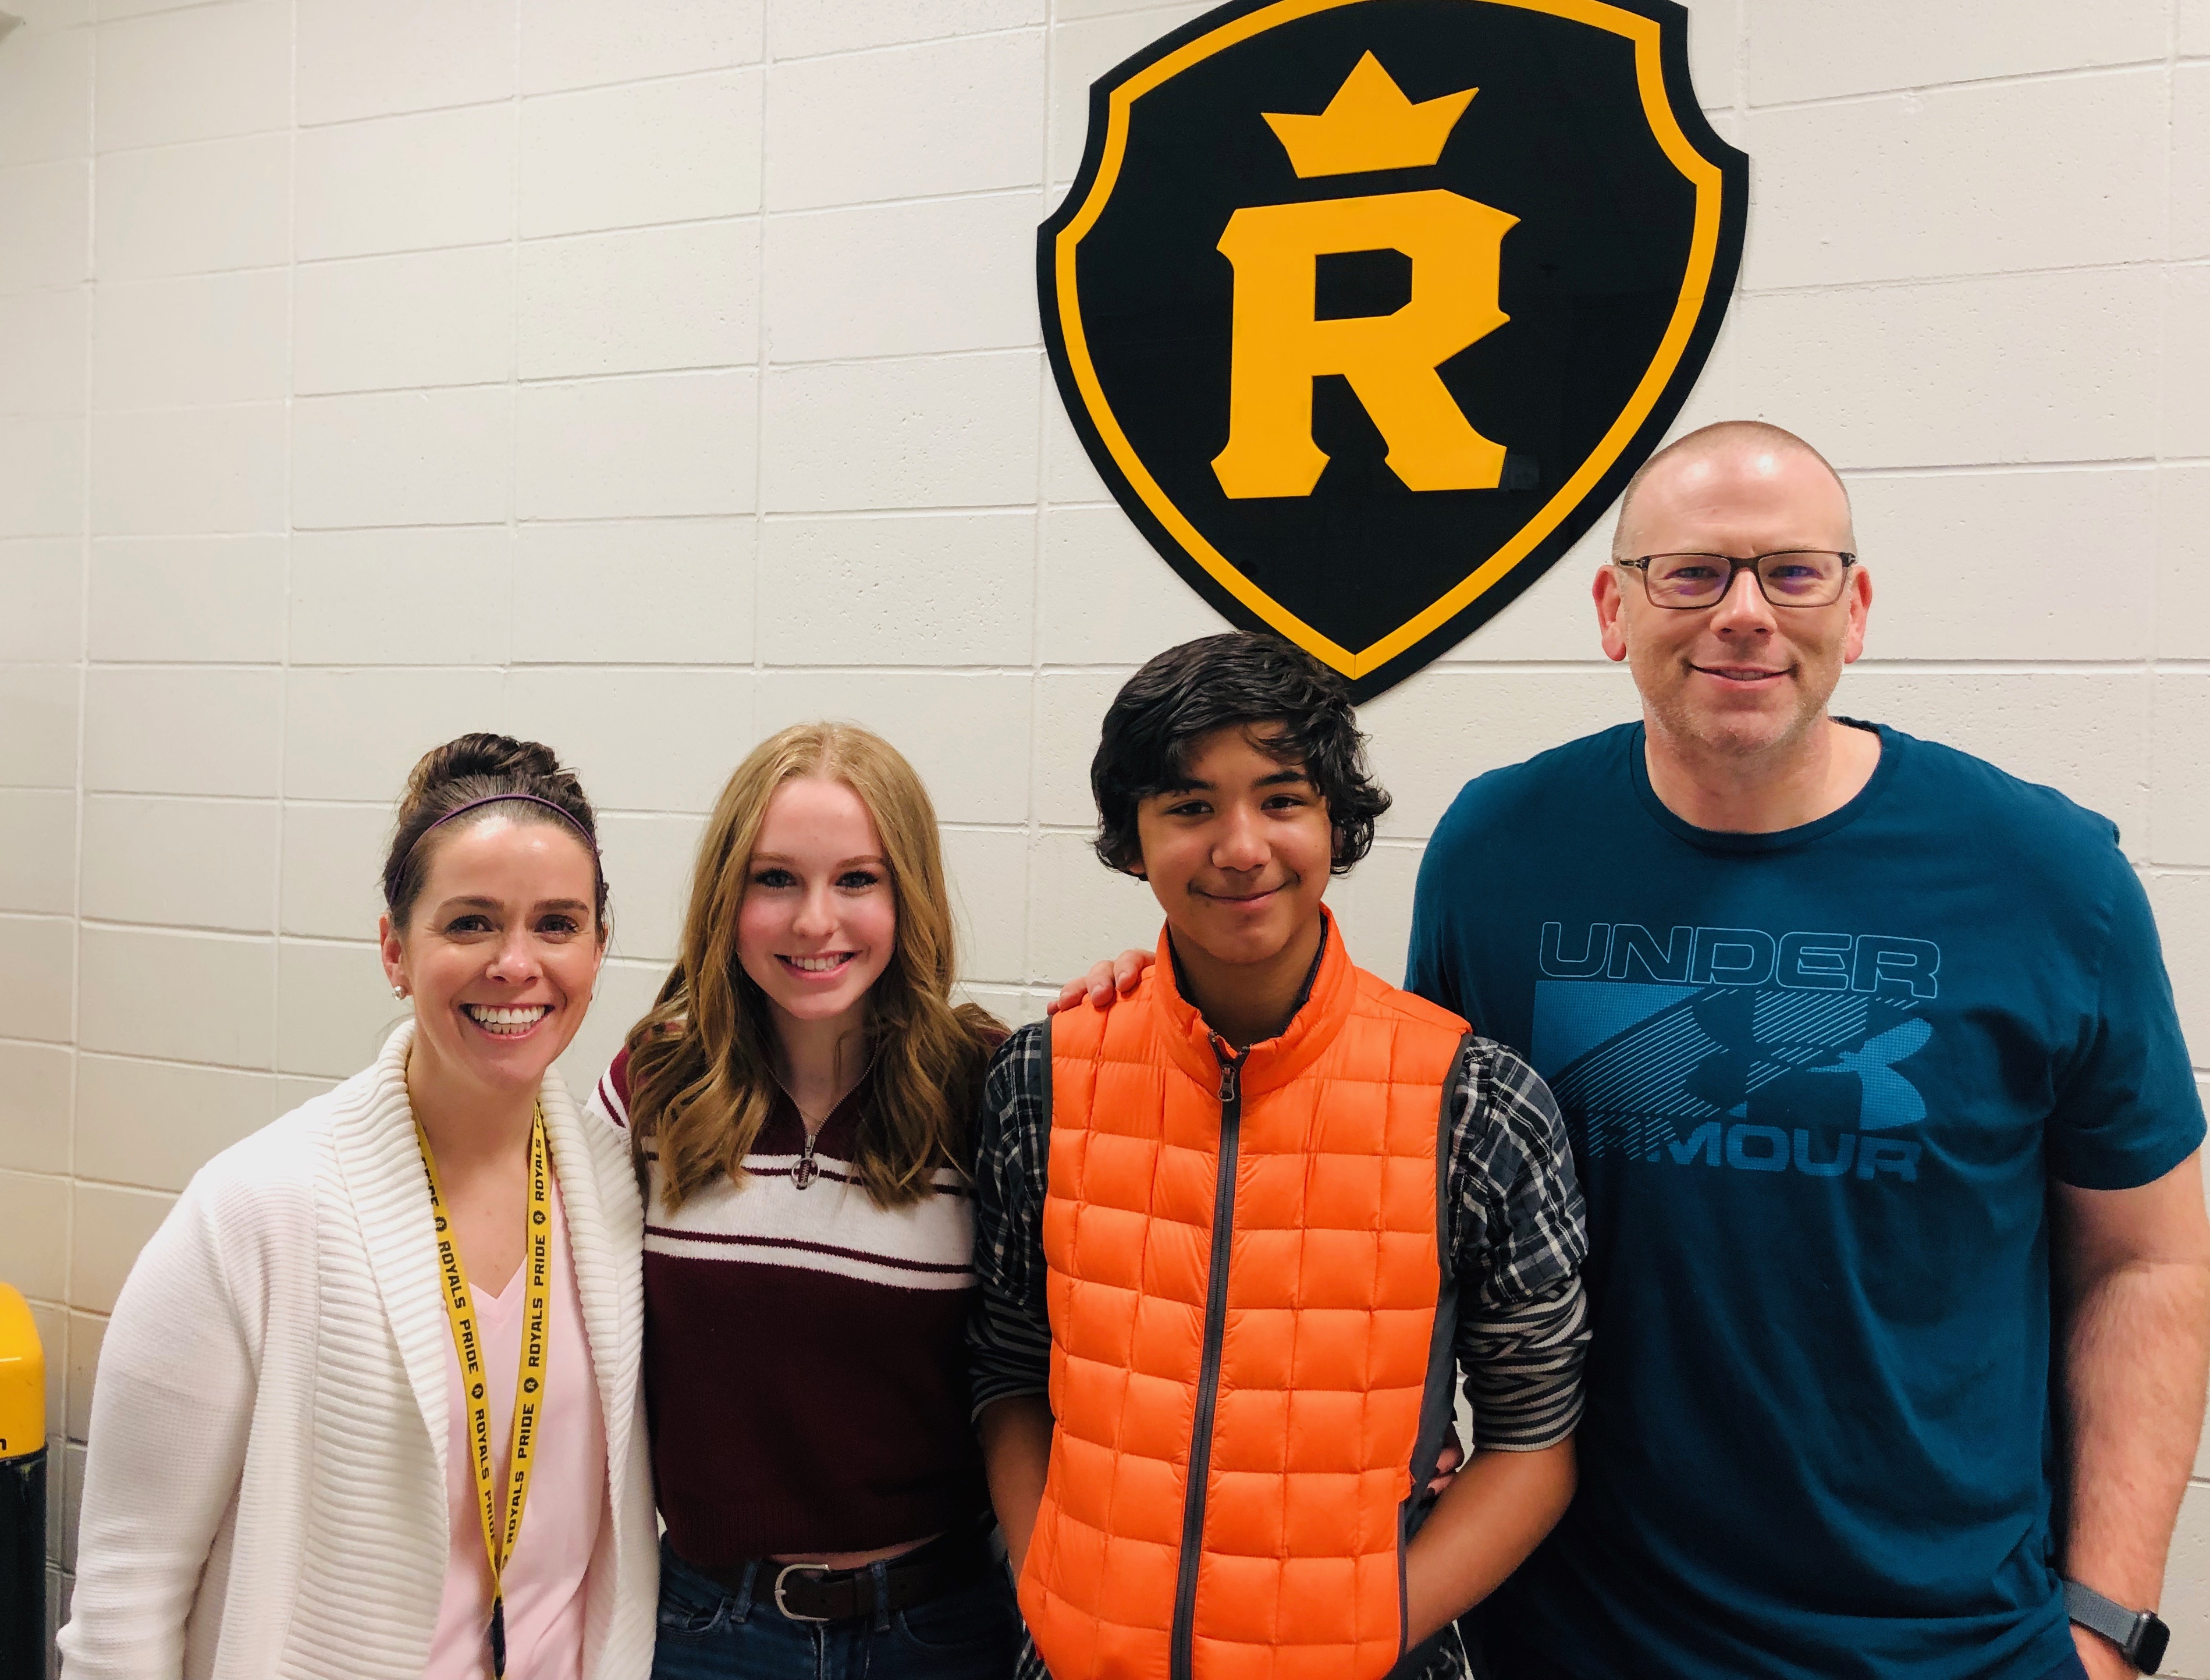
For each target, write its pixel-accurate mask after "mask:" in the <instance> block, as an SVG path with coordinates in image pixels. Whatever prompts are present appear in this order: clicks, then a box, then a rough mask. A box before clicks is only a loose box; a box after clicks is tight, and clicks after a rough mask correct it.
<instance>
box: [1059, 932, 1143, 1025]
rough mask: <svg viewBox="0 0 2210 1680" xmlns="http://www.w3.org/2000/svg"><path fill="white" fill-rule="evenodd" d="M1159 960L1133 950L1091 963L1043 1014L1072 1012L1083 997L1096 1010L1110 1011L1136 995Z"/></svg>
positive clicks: (1061, 988) (1063, 989)
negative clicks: (1087, 970)
mask: <svg viewBox="0 0 2210 1680" xmlns="http://www.w3.org/2000/svg"><path fill="white" fill-rule="evenodd" d="M1158 959H1159V955H1158V952H1156V951H1138V950H1136V949H1134V948H1130V949H1129V950H1126V951H1124V952H1121V953H1120V955H1119V956H1118V957H1114V958H1107V959H1105V960H1103V961H1101V962H1098V963H1095V964H1091V966H1090V972H1089V973H1088V974H1086V975H1084V976H1083V977H1082V978H1081V979H1079V980H1070V981H1068V982H1066V985H1064V986H1062V987H1060V988H1059V995H1058V996H1057V997H1056V998H1054V999H1053V1000H1051V1001H1050V1002H1049V1003H1048V1004H1046V1005H1045V1006H1044V1008H1043V1012H1044V1013H1045V1014H1047V1015H1056V1014H1058V1013H1059V1012H1060V1010H1062V1009H1072V1008H1073V1007H1074V1006H1075V1005H1076V1004H1078V1003H1080V1002H1081V1001H1082V1000H1084V998H1087V999H1089V1000H1090V1006H1092V1007H1093V1008H1097V1009H1109V1008H1111V1007H1112V1006H1113V1005H1114V1003H1115V1002H1117V1001H1118V1000H1120V999H1121V998H1125V997H1130V996H1132V995H1134V993H1135V990H1136V983H1137V982H1138V981H1140V980H1141V979H1142V978H1143V977H1144V970H1145V969H1147V968H1149V967H1150V965H1151V964H1154V963H1156V962H1157V961H1158Z"/></svg>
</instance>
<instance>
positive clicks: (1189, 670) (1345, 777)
mask: <svg viewBox="0 0 2210 1680" xmlns="http://www.w3.org/2000/svg"><path fill="white" fill-rule="evenodd" d="M1233 728H1241V729H1242V730H1243V731H1244V732H1245V734H1246V737H1247V739H1248V740H1250V742H1251V744H1252V745H1253V746H1255V747H1257V748H1258V749H1259V751H1260V752H1264V753H1265V754H1266V755H1267V756H1268V757H1270V758H1274V759H1276V760H1277V761H1278V762H1280V763H1282V764H1301V765H1302V766H1303V769H1304V772H1305V774H1306V775H1307V776H1308V777H1311V778H1312V783H1313V787H1314V788H1316V789H1319V795H1320V797H1321V798H1322V799H1324V800H1325V801H1327V815H1328V821H1329V822H1330V824H1331V825H1333V827H1334V830H1335V847H1334V861H1333V868H1334V872H1335V873H1337V874H1338V875H1341V874H1344V873H1348V872H1349V871H1350V867H1351V866H1352V865H1353V864H1355V863H1356V862H1357V861H1359V859H1361V858H1362V857H1364V856H1365V855H1366V854H1367V852H1368V850H1370V849H1372V847H1373V844H1374V820H1375V819H1377V818H1379V817H1380V815H1381V813H1383V812H1385V811H1386V810H1387V809H1388V808H1389V795H1387V794H1386V793H1384V792H1383V791H1382V790H1381V788H1380V785H1379V784H1378V783H1375V782H1374V778H1373V777H1372V776H1371V775H1370V774H1368V771H1367V768H1366V737H1365V736H1364V735H1362V734H1360V733H1359V730H1358V722H1357V718H1356V715H1355V714H1354V713H1353V712H1352V710H1351V709H1350V692H1349V691H1348V690H1347V689H1346V688H1345V687H1344V683H1343V681H1342V680H1341V679H1340V678H1338V677H1337V675H1336V674H1335V673H1334V672H1332V671H1331V670H1329V669H1328V668H1326V667H1325V665H1322V664H1321V663H1320V662H1319V661H1318V660H1316V659H1313V657H1312V656H1310V655H1308V654H1307V653H1305V652H1303V651H1302V650H1300V649H1297V648H1295V647H1292V646H1291V645H1290V644H1289V643H1287V642H1284V641H1283V640H1282V639H1281V638H1279V637H1276V636H1260V635H1254V634H1253V633H1251V632H1247V631H1240V630H1239V631H1229V632H1225V633H1223V634H1222V635H1218V636H1206V637H1203V638H1199V640H1197V641H1194V642H1185V643H1183V644H1181V645H1180V647H1178V648H1168V650H1166V651H1165V652H1164V653H1162V654H1160V655H1158V656H1156V658H1154V659H1152V660H1151V661H1150V662H1149V663H1147V664H1146V665H1145V666H1144V668H1143V669H1141V670H1140V671H1138V672H1137V673H1136V674H1135V675H1134V676H1132V677H1130V678H1129V679H1128V680H1127V681H1126V682H1125V683H1123V684H1122V685H1121V686H1120V692H1119V693H1118V694H1116V695H1114V697H1113V704H1111V705H1110V706H1108V708H1106V711H1105V728H1104V731H1103V734H1102V739H1101V740H1099V741H1098V743H1097V756H1096V758H1093V759H1091V760H1090V794H1091V795H1092V796H1093V797H1095V798H1096V801H1097V842H1096V844H1097V855H1098V856H1099V858H1101V859H1102V860H1103V861H1104V863H1105V866H1106V867H1108V869H1118V870H1120V871H1122V872H1123V873H1132V872H1133V871H1134V869H1135V868H1136V867H1138V865H1140V864H1141V863H1142V861H1143V852H1144V849H1143V844H1142V843H1141V841H1139V840H1138V837H1137V834H1136V807H1138V805H1140V804H1142V803H1143V801H1144V800H1146V799H1148V798H1149V797H1150V795H1153V794H1158V793H1163V792H1165V791H1166V790H1167V789H1170V788H1175V787H1179V786H1181V785H1182V784H1183V783H1185V781H1186V780H1187V777H1188V775H1189V755H1190V751H1191V749H1192V748H1193V746H1196V744H1197V743H1198V742H1199V740H1202V739H1204V738H1205V736H1207V735H1210V734H1214V733H1215V732H1217V731H1218V730H1221V729H1233Z"/></svg>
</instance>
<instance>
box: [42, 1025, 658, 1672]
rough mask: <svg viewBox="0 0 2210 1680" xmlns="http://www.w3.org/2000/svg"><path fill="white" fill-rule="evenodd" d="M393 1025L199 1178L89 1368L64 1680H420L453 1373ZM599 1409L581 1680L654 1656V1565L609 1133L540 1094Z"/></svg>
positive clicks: (624, 1218) (625, 1159)
mask: <svg viewBox="0 0 2210 1680" xmlns="http://www.w3.org/2000/svg"><path fill="white" fill-rule="evenodd" d="M413 1041H414V1025H413V1024H412V1023H411V1022H410V1023H408V1024H407V1025H405V1026H402V1027H401V1028H400V1029H399V1030H397V1031H396V1032H395V1033H393V1034H392V1036H391V1037H390V1039H389V1042H387V1043H386V1044H385V1045H384V1047H383V1055H381V1056H379V1057H378V1058H377V1062H376V1065H375V1066H374V1067H371V1068H369V1069H367V1070H366V1071H365V1072H363V1073H358V1074H355V1075H354V1076H353V1078H352V1079H348V1080H347V1081H346V1082H345V1084H343V1085H340V1086H339V1087H338V1088H337V1089H336V1090H335V1091H330V1092H329V1093H327V1094H325V1095H323V1096H322V1097H317V1098H316V1099H315V1100H314V1101H312V1102H311V1103H307V1104H305V1106H304V1107H302V1108H299V1109H295V1110H293V1112H292V1113H291V1114H289V1115H286V1116H285V1117H284V1118H283V1119H281V1120H280V1121H276V1122H275V1124H274V1125H272V1126H269V1127H266V1128H264V1129H263V1130H262V1131H259V1132H257V1133H254V1134H253V1135H252V1136H251V1137H250V1138H248V1139H245V1141H244V1142H242V1143H239V1144H238V1145H234V1146H233V1147H232V1148H230V1149H228V1150H226V1151H223V1153H222V1154H220V1155H219V1156H217V1157H215V1158H214V1160H212V1161H210V1162H209V1163H208V1164H207V1165H206V1166H205V1167H204V1168H202V1169H201V1170H200V1171H199V1173H198V1174H197V1175H196V1176H195V1177H194V1178H193V1180H192V1181H191V1184H190V1187H189V1188H187V1189H186V1190H185V1192H184V1195H183V1196H182V1197H181V1198H179V1199H178V1202H177V1205H176V1206H175V1207H174V1208H173V1209H172V1210H171V1212H170V1214H169V1217H168V1218H166V1220H164V1221H163V1222H162V1224H161V1228H160V1230H158V1231H157V1232H155V1233H154V1238H153V1240H152V1241H151V1242H148V1244H147V1245H146V1248H145V1251H144V1252H143V1253H142V1254H140V1255H139V1257H138V1262H137V1264H136V1266H133V1267H132V1268H131V1272H130V1281H129V1282H128V1283H126V1284H124V1288H123V1294H122V1297H121V1299H120V1300H118V1302H116V1308H115V1316H114V1319H113V1320H112V1322H111V1323H110V1325H109V1326H108V1330H107V1336H106V1341H105V1343H104V1344H103V1345H102V1346H101V1349H100V1381H99V1384H98V1387H96V1389H95V1390H94V1399H93V1408H92V1442H91V1456H90V1458H89V1459H88V1462H87V1464H86V1466H85V1484H84V1502H83V1514H82V1520H81V1526H80V1528H79V1532H78V1540H77V1566H76V1567H77V1574H76V1592H75V1600H74V1603H73V1605H72V1612H71V1616H70V1619H69V1626H68V1627H67V1628H65V1629H63V1632H62V1635H61V1648H62V1672H63V1674H64V1675H66V1676H69V1677H70V1680H106V1677H110V1676H113V1677H118V1680H120V1677H125V1676H128V1677H133V1680H139V1677H143V1680H154V1677H160V1680H175V1677H178V1676H187V1677H194V1680H197V1677H202V1676H206V1677H210V1680H273V1677H278V1676H284V1677H293V1676H297V1677H311V1676H328V1677H330V1680H383V1677H388V1680H419V1677H420V1674H421V1672H422V1669H423V1665H424V1664H425V1663H426V1662H427V1660H428V1659H429V1651H430V1637H431V1634H432V1630H433V1629H434V1627H435V1624H436V1622H437V1617H438V1596H439V1593H440V1592H441V1591H442V1588H443V1584H444V1575H445V1565H446V1555H447V1547H448V1536H449V1533H450V1516H449V1515H448V1513H447V1509H446V1502H445V1497H446V1496H445V1440H446V1417H445V1410H446V1399H445V1397H446V1383H447V1381H448V1376H447V1372H446V1359H447V1357H448V1348H449V1346H450V1334H451V1333H450V1328H449V1326H448V1324H447V1320H446V1317H445V1312H444V1302H443V1297H442V1296H441V1293H440V1289H439V1284H438V1265H437V1254H436V1250H435V1246H434V1242H435V1239H434V1237H433V1236H432V1224H431V1217H430V1194H429V1189H428V1187H427V1185H426V1181H425V1180H424V1177H423V1174H422V1160H421V1156H420V1153H419V1151H417V1149H416V1146H415V1142H414V1113H413V1110H412V1109H410V1108H409V1107H408V1101H407V1082H406V1070H407V1052H408V1046H409V1045H410V1044H411V1043H412V1042H413ZM542 1101H543V1103H544V1108H545V1120H546V1129H547V1133H548V1137H549V1141H550V1144H551V1146H552V1162H553V1169H554V1171H555V1172H556V1173H557V1174H558V1175H559V1181H560V1195H561V1200H562V1202H563V1204H564V1206H565V1210H566V1213H567V1221H568V1242H569V1248H570V1251H571V1254H573V1256H574V1262H575V1271H576V1284H577V1293H578V1294H579V1296H581V1297H582V1302H583V1324H584V1326H585V1329H586V1332H587V1333H588V1334H589V1339H590V1345H591V1358H592V1362H593V1363H594V1366H595V1369H596V1373H597V1377H598V1385H599V1400H600V1404H601V1406H602V1407H603V1408H604V1411H605V1413H606V1430H607V1471H608V1484H607V1529H606V1531H605V1532H603V1533H602V1534H601V1541H600V1546H601V1550H600V1554H599V1556H598V1557H597V1558H596V1559H595V1561H594V1564H593V1568H592V1574H591V1581H592V1585H591V1588H590V1592H589V1600H588V1602H587V1604H586V1606H585V1610H584V1639H585V1656H584V1662H583V1673H584V1675H585V1676H586V1677H587V1680H633V1677H643V1676H644V1675H645V1674H646V1673H647V1672H648V1671H649V1669H650V1667H651V1665H652V1641H653V1633H654V1628H655V1619H656V1618H655V1603H654V1601H655V1592H656V1589H657V1585H658V1569H659V1557H658V1552H657V1549H656V1547H657V1542H656V1538H655V1525H654V1521H653V1506H652V1478H651V1469H650V1464H649V1459H648V1456H647V1446H646V1441H645V1430H644V1420H643V1406H642V1405H641V1403H640V1401H641V1395H642V1377H641V1375H640V1371H639V1358H638V1355H639V1351H640V1348H641V1345H642V1343H643V1297H642V1293H641V1289H640V1284H639V1281H638V1256H639V1254H640V1251H641V1246H642V1242H643V1213H642V1212H641V1211H640V1209H639V1207H638V1205H637V1182H636V1179H635V1178H634V1176H633V1175H632V1174H631V1166H630V1156H629V1149H628V1145H627V1143H626V1140H625V1139H624V1138H623V1137H622V1136H621V1135H620V1134H619V1133H617V1132H616V1131H615V1130H614V1129H613V1127H610V1126H608V1125H607V1124H605V1123H604V1122H603V1121H600V1120H598V1119H596V1118H595V1117H594V1116H587V1115H582V1114H579V1113H578V1112H577V1109H576V1106H575V1104H574V1103H571V1102H570V1101H569V1100H568V1094H567V1091H566V1090H565V1088H564V1087H563V1086H562V1085H561V1083H560V1078H559V1074H558V1073H547V1074H546V1078H545V1085H544V1089H543V1092H542Z"/></svg>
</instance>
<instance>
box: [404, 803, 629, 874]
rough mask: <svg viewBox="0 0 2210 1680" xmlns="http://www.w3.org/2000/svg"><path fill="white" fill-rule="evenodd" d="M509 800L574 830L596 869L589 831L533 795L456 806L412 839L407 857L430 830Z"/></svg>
mask: <svg viewBox="0 0 2210 1680" xmlns="http://www.w3.org/2000/svg"><path fill="white" fill-rule="evenodd" d="M510 799H518V800H521V801H523V802H524V803H525V804H529V805H541V806H543V807H545V808H546V810H547V811H550V812H551V813H552V814H553V815H554V816H556V817H558V818H559V819H560V820H561V821H562V822H564V823H565V824H567V825H568V826H569V827H570V828H572V829H574V830H575V831H576V832H577V834H579V835H581V836H582V837H583V843H584V844H585V845H587V846H589V848H590V849H591V867H593V868H594V869H595V868H597V867H598V862H599V843H598V842H597V841H596V840H595V839H593V838H592V837H591V831H590V830H589V829H587V828H585V827H584V826H583V824H581V823H579V822H577V820H576V819H575V818H574V816H573V815H571V813H568V812H566V811H564V810H562V809H561V808H560V807H559V806H557V805H555V804H554V803H553V802H552V801H551V800H549V799H540V798H539V797H538V796H537V795H535V794H486V795H484V796H483V797H482V798H481V799H472V800H470V801H468V803H467V804H466V805H456V806H455V807H453V808H452V809H451V810H450V811H448V812H447V813H445V814H444V816H442V817H440V818H438V820H437V821H436V822H434V823H432V824H431V825H430V826H429V828H426V829H424V830H423V831H421V833H420V834H418V835H416V836H415V837H414V845H412V846H409V847H408V849H407V855H408V857H412V856H414V850H415V847H417V846H420V844H421V843H423V842H424V841H425V840H426V839H428V838H429V837H430V834H431V831H432V830H435V829H440V828H443V827H444V825H446V824H447V823H450V821H452V820H453V819H454V818H456V817H464V816H466V815H467V814H468V813H469V812H471V811H474V810H477V809H480V807H484V806H486V805H498V804H500V803H502V802H503V801H507V800H510Z"/></svg>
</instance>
